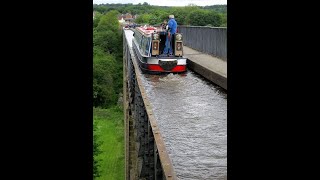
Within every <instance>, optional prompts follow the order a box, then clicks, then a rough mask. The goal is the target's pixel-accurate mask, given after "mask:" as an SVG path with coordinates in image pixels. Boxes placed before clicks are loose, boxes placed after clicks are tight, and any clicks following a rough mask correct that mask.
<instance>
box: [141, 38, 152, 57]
mask: <svg viewBox="0 0 320 180" xmlns="http://www.w3.org/2000/svg"><path fill="white" fill-rule="evenodd" d="M149 46H150V38H147V37H143V38H142V44H141V53H143V55H145V56H148V55H149Z"/></svg>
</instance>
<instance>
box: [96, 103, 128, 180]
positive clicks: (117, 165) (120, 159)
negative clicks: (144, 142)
mask: <svg viewBox="0 0 320 180" xmlns="http://www.w3.org/2000/svg"><path fill="white" fill-rule="evenodd" d="M93 121H94V123H96V125H97V130H96V132H95V133H96V134H98V136H99V141H102V145H101V146H100V150H101V151H102V153H101V154H99V155H98V156H97V159H99V160H100V162H99V165H100V167H99V170H100V174H101V176H100V177H98V178H95V179H96V180H118V179H119V180H124V176H125V174H124V168H125V167H124V127H123V111H122V110H121V108H119V107H112V108H109V109H100V108H94V109H93Z"/></svg>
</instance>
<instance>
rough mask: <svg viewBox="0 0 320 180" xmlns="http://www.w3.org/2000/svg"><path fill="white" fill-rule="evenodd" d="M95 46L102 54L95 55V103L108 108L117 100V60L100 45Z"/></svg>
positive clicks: (96, 105)
mask: <svg viewBox="0 0 320 180" xmlns="http://www.w3.org/2000/svg"><path fill="white" fill-rule="evenodd" d="M94 48H95V49H96V51H99V52H98V53H100V54H102V55H95V54H94V56H93V105H94V106H95V107H99V106H100V107H103V108H107V107H108V106H110V105H113V104H115V103H116V100H117V96H116V92H115V89H114V74H115V73H116V72H115V71H116V60H115V58H114V56H113V55H110V54H106V53H104V52H103V51H102V50H101V49H100V48H98V47H94ZM97 49H100V50H97ZM95 53H97V52H95Z"/></svg>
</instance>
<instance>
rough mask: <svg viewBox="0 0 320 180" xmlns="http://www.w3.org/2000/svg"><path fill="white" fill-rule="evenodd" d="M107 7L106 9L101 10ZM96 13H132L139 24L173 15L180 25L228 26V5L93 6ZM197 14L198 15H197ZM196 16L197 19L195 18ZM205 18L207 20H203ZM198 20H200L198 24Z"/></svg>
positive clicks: (152, 22)
mask: <svg viewBox="0 0 320 180" xmlns="http://www.w3.org/2000/svg"><path fill="white" fill-rule="evenodd" d="M101 7H105V8H101ZM93 10H94V11H98V12H101V13H106V12H109V11H111V10H117V11H118V12H119V14H120V13H122V14H125V13H130V14H132V15H138V16H139V17H138V18H137V19H136V21H135V22H136V23H137V24H150V25H156V24H160V23H162V22H163V21H164V20H168V16H169V15H170V14H173V15H174V16H175V19H176V21H177V23H178V25H191V26H206V25H212V26H215V27H219V26H226V25H227V19H226V15H227V5H213V6H204V7H201V6H196V5H194V4H189V5H188V6H184V7H169V6H152V5H149V4H148V3H146V2H144V3H142V4H141V3H139V4H137V5H133V4H102V5H96V4H94V6H93ZM196 12H197V13H196ZM192 14H193V15H196V17H193V16H192ZM203 18H207V19H204V20H202V19H203ZM197 20H200V22H198V21H197Z"/></svg>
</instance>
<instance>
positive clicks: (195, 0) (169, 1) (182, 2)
mask: <svg viewBox="0 0 320 180" xmlns="http://www.w3.org/2000/svg"><path fill="white" fill-rule="evenodd" d="M144 2H147V3H148V4H150V5H156V6H187V5H188V4H195V5H197V6H210V5H215V4H227V0H93V4H102V3H103V4H106V3H109V4H112V3H113V4H117V3H120V4H128V3H132V4H139V3H141V4H143V3H144Z"/></svg>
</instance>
